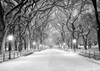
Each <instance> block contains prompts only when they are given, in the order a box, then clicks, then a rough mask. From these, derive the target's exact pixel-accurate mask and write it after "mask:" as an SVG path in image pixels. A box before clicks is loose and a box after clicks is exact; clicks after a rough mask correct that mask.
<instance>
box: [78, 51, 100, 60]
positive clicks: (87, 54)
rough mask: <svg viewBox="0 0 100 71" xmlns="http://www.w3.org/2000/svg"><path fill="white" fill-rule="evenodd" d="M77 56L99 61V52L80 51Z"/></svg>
mask: <svg viewBox="0 0 100 71" xmlns="http://www.w3.org/2000/svg"><path fill="white" fill-rule="evenodd" d="M79 54H80V55H82V56H84V57H88V58H93V59H96V60H100V52H95V51H88V50H81V51H80V53H79Z"/></svg>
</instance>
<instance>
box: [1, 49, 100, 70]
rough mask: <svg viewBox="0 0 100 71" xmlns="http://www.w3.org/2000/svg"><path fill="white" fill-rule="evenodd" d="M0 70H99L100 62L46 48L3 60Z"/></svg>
mask: <svg viewBox="0 0 100 71" xmlns="http://www.w3.org/2000/svg"><path fill="white" fill-rule="evenodd" d="M0 71H100V63H99V62H97V61H94V60H90V59H88V58H84V57H82V56H79V55H78V54H77V53H73V52H65V51H62V50H57V49H48V50H44V51H41V52H36V53H34V54H32V55H29V56H25V57H21V58H18V59H14V60H11V61H7V62H3V63H1V64H0Z"/></svg>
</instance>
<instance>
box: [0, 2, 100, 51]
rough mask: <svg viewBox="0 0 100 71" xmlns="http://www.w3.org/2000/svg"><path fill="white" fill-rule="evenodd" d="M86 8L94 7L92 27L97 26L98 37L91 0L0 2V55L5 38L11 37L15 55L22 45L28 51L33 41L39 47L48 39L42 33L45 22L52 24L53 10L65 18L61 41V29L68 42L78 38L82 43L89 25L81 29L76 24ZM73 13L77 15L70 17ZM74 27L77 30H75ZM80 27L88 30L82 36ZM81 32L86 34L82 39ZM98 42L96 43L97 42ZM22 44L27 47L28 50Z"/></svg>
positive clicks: (82, 30) (96, 12)
mask: <svg viewBox="0 0 100 71" xmlns="http://www.w3.org/2000/svg"><path fill="white" fill-rule="evenodd" d="M95 1H96V0H95ZM92 2H93V3H92ZM98 3H99V2H98ZM90 5H91V6H92V5H93V6H94V13H95V16H96V23H95V24H97V26H96V29H97V36H98V37H99V36H100V35H99V34H100V31H99V18H98V10H97V4H96V2H94V0H0V50H1V52H2V51H3V48H5V43H6V37H7V35H9V34H13V35H14V36H15V45H16V48H18V50H19V51H21V50H22V46H23V45H24V46H25V48H26V47H31V45H30V44H31V43H32V41H33V40H35V41H39V42H40V43H42V42H43V40H44V39H45V38H47V36H48V34H47V33H45V32H46V31H45V30H46V27H47V25H48V22H50V21H51V20H52V19H50V15H51V14H52V12H54V9H55V7H56V8H57V9H59V10H60V11H61V12H62V13H64V15H65V19H64V21H63V22H62V20H61V22H62V23H61V26H62V32H61V35H62V36H63V37H64V38H65V36H64V35H65V34H66V33H65V32H64V29H63V27H64V25H65V26H66V27H67V29H69V30H70V32H71V37H72V39H74V38H76V37H77V36H78V35H79V36H80V35H81V36H84V37H83V39H85V40H87V38H86V37H87V35H88V34H89V32H90V30H91V28H90V25H89V23H88V24H86V25H82V23H85V22H84V20H83V22H82V23H80V22H79V20H80V17H81V16H82V15H83V16H84V15H85V14H86V13H87V12H86V11H88V10H87V9H88V8H87V6H90ZM74 11H77V12H75V14H73V12H74ZM85 12H86V13H85ZM89 14H91V13H89ZM91 15H92V14H91ZM86 16H87V15H86ZM58 17H59V16H58ZM87 18H88V17H87ZM81 19H82V18H81ZM93 19H94V17H93ZM91 20H92V19H91ZM77 22H79V23H78V26H77V25H76V23H77ZM89 22H90V21H89ZM79 24H80V25H79ZM76 27H78V28H77V29H76ZM83 27H85V28H86V29H88V30H87V31H88V32H86V31H85V30H86V29H85V28H83ZM82 28H83V29H82ZM84 31H85V32H86V35H84ZM76 32H77V33H76ZM80 33H81V34H80ZM64 38H62V39H63V41H65V40H64ZM77 38H78V37H77ZM98 41H100V39H99V38H98ZM17 43H18V44H17ZM26 43H28V44H27V45H28V46H27V45H26Z"/></svg>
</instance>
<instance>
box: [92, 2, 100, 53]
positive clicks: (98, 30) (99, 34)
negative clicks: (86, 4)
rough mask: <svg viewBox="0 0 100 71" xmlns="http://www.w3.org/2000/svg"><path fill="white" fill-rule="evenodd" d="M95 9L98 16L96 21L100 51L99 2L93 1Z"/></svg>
mask: <svg viewBox="0 0 100 71" xmlns="http://www.w3.org/2000/svg"><path fill="white" fill-rule="evenodd" d="M91 1H92V3H93V6H94V9H95V16H96V21H97V25H98V27H97V36H98V47H99V51H100V23H99V15H98V10H97V2H96V1H97V0H91Z"/></svg>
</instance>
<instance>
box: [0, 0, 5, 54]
mask: <svg viewBox="0 0 100 71" xmlns="http://www.w3.org/2000/svg"><path fill="white" fill-rule="evenodd" d="M3 17H4V10H3V8H2V5H1V1H0V53H2V52H3V47H2V44H3V39H4V34H5V33H4V30H5V22H4V19H3Z"/></svg>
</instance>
